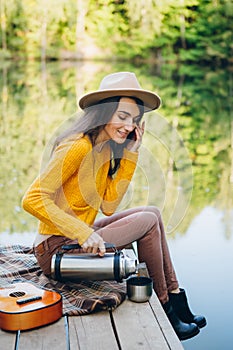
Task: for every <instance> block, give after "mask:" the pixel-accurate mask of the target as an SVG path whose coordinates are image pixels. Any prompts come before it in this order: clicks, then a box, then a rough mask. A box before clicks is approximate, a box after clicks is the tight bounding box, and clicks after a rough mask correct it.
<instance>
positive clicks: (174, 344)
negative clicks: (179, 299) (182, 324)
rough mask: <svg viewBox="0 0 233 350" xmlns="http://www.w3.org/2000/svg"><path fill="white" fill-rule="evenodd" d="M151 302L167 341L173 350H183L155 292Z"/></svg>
mask: <svg viewBox="0 0 233 350" xmlns="http://www.w3.org/2000/svg"><path fill="white" fill-rule="evenodd" d="M149 304H150V306H151V308H152V310H153V312H154V317H155V318H156V319H157V321H158V323H159V325H160V327H161V331H162V333H163V335H164V338H165V339H166V341H167V343H168V344H169V349H172V350H183V349H184V348H183V346H182V344H181V342H180V340H179V338H178V337H177V335H176V333H175V331H174V330H173V328H172V326H171V324H170V322H169V320H168V318H167V316H166V314H165V312H164V310H163V308H162V306H161V304H160V302H159V300H158V298H157V296H156V294H155V293H153V295H152V297H151V299H150V301H149Z"/></svg>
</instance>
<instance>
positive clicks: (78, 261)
mask: <svg viewBox="0 0 233 350" xmlns="http://www.w3.org/2000/svg"><path fill="white" fill-rule="evenodd" d="M68 247H70V248H69V249H73V247H74V245H71V246H68ZM63 248H64V247H63ZM136 270H137V260H135V259H132V258H130V257H128V256H127V255H126V254H125V252H124V251H121V250H119V251H118V250H116V251H114V252H112V253H105V255H104V256H103V257H100V256H98V255H96V254H67V253H64V251H63V252H59V253H57V254H54V255H53V257H52V260H51V277H52V278H54V279H56V280H59V281H67V280H69V281H80V280H116V281H117V282H121V281H122V280H123V279H124V278H127V277H129V276H130V275H132V274H135V273H136Z"/></svg>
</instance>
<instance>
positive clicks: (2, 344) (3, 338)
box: [0, 329, 16, 350]
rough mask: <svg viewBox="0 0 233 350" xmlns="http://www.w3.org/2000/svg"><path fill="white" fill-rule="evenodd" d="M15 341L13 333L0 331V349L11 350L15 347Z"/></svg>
mask: <svg viewBox="0 0 233 350" xmlns="http://www.w3.org/2000/svg"><path fill="white" fill-rule="evenodd" d="M15 340H16V333H15V332H5V331H3V330H1V329H0V349H4V350H13V349H14V347H15Z"/></svg>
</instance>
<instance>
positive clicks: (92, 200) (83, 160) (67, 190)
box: [22, 135, 138, 244]
mask: <svg viewBox="0 0 233 350" xmlns="http://www.w3.org/2000/svg"><path fill="white" fill-rule="evenodd" d="M110 157H111V151H110V146H109V143H108V142H105V143H103V144H101V145H98V146H96V147H94V148H93V147H92V144H91V142H90V139H89V137H88V136H83V135H76V137H70V138H69V139H67V140H65V141H64V142H63V143H62V144H60V145H59V146H58V147H57V148H56V150H55V151H54V154H53V157H52V158H51V160H50V162H49V164H48V166H47V168H46V169H45V171H44V172H42V173H41V174H40V175H39V176H38V178H37V179H36V180H35V181H34V182H33V184H32V185H31V186H30V188H29V189H28V191H27V192H26V194H25V196H24V198H23V201H22V205H23V208H24V209H25V210H26V211H28V212H29V213H31V214H32V215H34V216H35V217H37V218H38V219H39V220H40V223H39V233H41V234H49V235H51V234H54V235H59V236H66V237H69V238H71V239H78V242H79V244H83V243H84V242H85V241H86V239H87V238H88V237H89V236H90V235H91V233H92V232H93V228H92V227H91V226H92V225H93V223H94V220H95V218H96V215H97V213H98V211H99V209H101V210H102V212H103V213H104V214H105V215H111V214H113V213H114V211H115V210H116V208H117V206H118V205H119V203H120V201H121V200H122V197H123V195H124V194H125V192H126V190H127V187H128V185H129V183H130V180H131V178H132V176H133V173H134V170H135V167H136V163H137V158H138V154H137V153H135V152H130V151H128V150H126V149H125V150H124V154H123V158H122V160H121V163H120V168H119V169H118V171H117V173H116V175H115V176H114V178H111V177H109V176H108V170H109V161H110Z"/></svg>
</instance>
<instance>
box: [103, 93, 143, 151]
mask: <svg viewBox="0 0 233 350" xmlns="http://www.w3.org/2000/svg"><path fill="white" fill-rule="evenodd" d="M139 121H140V111H139V108H138V106H137V103H136V102H135V101H134V100H133V99H131V98H129V97H122V98H121V99H120V101H119V103H118V107H117V110H116V112H115V113H114V114H113V116H112V118H111V119H110V121H109V122H108V124H106V125H105V127H104V129H103V131H102V132H103V133H105V135H102V136H104V139H105V140H109V139H112V140H113V141H115V142H116V143H118V144H122V143H124V142H125V140H126V139H127V136H128V135H129V133H130V132H132V131H133V130H134V129H135V126H136V125H137V124H138V123H139Z"/></svg>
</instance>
